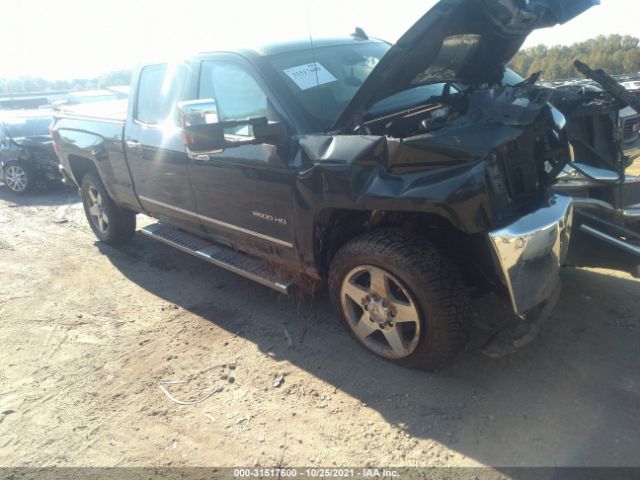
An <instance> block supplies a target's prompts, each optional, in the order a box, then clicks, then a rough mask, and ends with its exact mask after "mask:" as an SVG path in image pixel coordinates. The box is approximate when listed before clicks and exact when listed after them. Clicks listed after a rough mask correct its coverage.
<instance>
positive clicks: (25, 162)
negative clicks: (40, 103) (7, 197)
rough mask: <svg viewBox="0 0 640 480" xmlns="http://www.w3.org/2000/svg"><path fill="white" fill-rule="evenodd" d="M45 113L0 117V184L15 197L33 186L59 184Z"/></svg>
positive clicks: (49, 116)
mask: <svg viewBox="0 0 640 480" xmlns="http://www.w3.org/2000/svg"><path fill="white" fill-rule="evenodd" d="M52 122H53V114H52V112H51V111H48V110H23V111H12V112H8V113H5V114H4V115H3V116H2V117H0V164H1V165H2V171H3V172H4V184H5V185H6V187H7V188H8V189H9V190H11V191H12V192H13V193H17V194H19V195H22V194H25V193H27V192H28V191H30V190H31V189H32V188H33V187H34V186H35V185H37V184H41V183H45V182H59V181H60V180H61V179H62V175H61V173H60V170H59V168H58V166H59V163H58V157H57V156H56V153H55V151H54V146H53V141H52V140H51V135H50V134H49V126H50V125H51V123H52Z"/></svg>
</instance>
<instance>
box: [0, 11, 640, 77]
mask: <svg viewBox="0 0 640 480" xmlns="http://www.w3.org/2000/svg"><path fill="white" fill-rule="evenodd" d="M435 3H436V1H435V0H395V1H394V2H386V1H385V2H382V1H372V0H271V1H269V0H243V1H242V2H237V1H234V2H231V1H228V0H225V1H224V2H223V1H220V0H179V1H176V0H108V1H100V2H98V1H96V0H2V4H3V5H2V6H3V9H2V10H3V20H4V21H3V22H2V26H1V27H0V45H3V46H4V48H3V49H2V50H3V55H2V62H1V63H0V78H7V77H17V76H23V75H24V76H27V75H29V76H41V77H44V78H47V79H72V78H78V77H93V76H98V75H100V74H102V73H105V72H108V71H110V70H118V69H128V68H132V67H134V66H135V65H136V64H137V63H139V62H142V61H145V60H148V59H151V58H159V57H164V58H169V57H173V56H180V55H184V54H188V53H190V52H194V51H203V50H215V49H218V48H224V47H225V46H243V45H244V46H250V45H255V44H260V43H268V42H272V41H279V40H287V39H299V38H308V37H309V35H310V34H311V35H312V36H314V37H318V38H319V37H327V36H343V35H348V34H349V33H351V32H353V31H354V29H355V26H356V25H357V26H360V27H362V28H363V29H364V30H365V31H366V32H367V33H368V34H369V35H371V36H375V37H378V38H383V39H385V40H388V41H391V42H394V41H396V40H397V39H398V38H399V37H400V36H401V35H402V34H403V33H404V32H405V31H406V30H407V29H408V28H409V27H410V26H411V25H412V24H413V23H414V22H415V21H416V20H417V19H418V18H420V17H421V16H422V15H423V14H424V13H425V12H426V11H427V10H428V9H429V8H430V7H431V6H433V5H434V4H435ZM601 3H602V5H600V6H597V7H594V8H592V9H591V10H590V11H588V12H586V13H585V14H583V15H582V16H580V17H578V18H577V19H574V20H573V21H571V22H569V23H568V24H566V25H563V26H557V27H554V28H552V29H546V30H541V31H538V32H534V33H533V34H532V35H531V36H530V37H529V39H528V40H527V43H526V44H525V47H526V46H533V45H537V44H540V43H543V44H546V45H557V44H571V43H574V42H579V41H582V40H586V39H588V38H591V37H594V36H597V35H600V34H604V35H607V34H611V33H620V34H628V35H634V36H640V22H639V20H640V1H638V0H601Z"/></svg>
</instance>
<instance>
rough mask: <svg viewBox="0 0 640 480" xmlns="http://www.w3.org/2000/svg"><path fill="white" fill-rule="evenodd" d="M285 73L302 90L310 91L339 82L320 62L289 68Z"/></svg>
mask: <svg viewBox="0 0 640 480" xmlns="http://www.w3.org/2000/svg"><path fill="white" fill-rule="evenodd" d="M284 73H286V74H287V76H288V77H289V78H290V79H291V80H293V81H294V82H295V84H296V85H297V86H298V88H300V90H309V89H310V88H313V87H318V86H320V85H324V84H326V83H332V82H336V81H338V79H337V78H336V77H334V76H333V75H332V74H331V72H330V71H329V70H327V69H326V68H324V66H322V65H321V64H319V63H318V62H313V63H308V64H306V65H300V66H298V67H292V68H288V69H286V70H285V71H284Z"/></svg>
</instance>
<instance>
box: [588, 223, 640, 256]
mask: <svg viewBox="0 0 640 480" xmlns="http://www.w3.org/2000/svg"><path fill="white" fill-rule="evenodd" d="M580 230H581V231H582V232H584V233H586V234H587V235H591V236H592V237H595V238H598V239H600V240H602V241H604V242H607V243H609V244H610V245H613V246H615V247H618V248H620V249H622V250H624V251H626V252H628V253H630V254H632V255H637V256H639V257H640V246H637V245H634V244H632V243H629V242H625V241H624V240H621V239H619V238H616V237H612V236H611V235H608V234H606V233H604V232H601V231H600V230H596V229H595V228H592V227H590V226H588V225H582V226H581V227H580Z"/></svg>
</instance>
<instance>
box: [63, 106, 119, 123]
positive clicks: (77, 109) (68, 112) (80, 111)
mask: <svg viewBox="0 0 640 480" xmlns="http://www.w3.org/2000/svg"><path fill="white" fill-rule="evenodd" d="M128 103H129V102H128V100H114V101H110V102H97V103H88V104H83V105H71V106H67V107H61V108H60V109H58V112H57V114H56V117H66V118H86V119H91V120H107V121H110V122H122V123H124V121H125V120H126V119H127V108H128Z"/></svg>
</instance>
